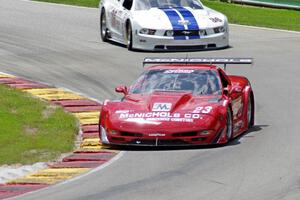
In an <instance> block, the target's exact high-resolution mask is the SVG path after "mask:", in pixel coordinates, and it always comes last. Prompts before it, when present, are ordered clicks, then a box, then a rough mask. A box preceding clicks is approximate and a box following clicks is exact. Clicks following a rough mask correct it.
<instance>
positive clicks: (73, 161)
mask: <svg viewBox="0 0 300 200" xmlns="http://www.w3.org/2000/svg"><path fill="white" fill-rule="evenodd" d="M0 84H4V85H7V86H9V87H12V88H16V89H19V90H22V91H24V92H28V93H30V94H32V95H33V96H35V97H38V98H41V99H43V100H46V101H48V102H50V103H52V104H55V105H58V106H61V107H63V108H64V109H65V110H66V111H67V112H70V113H72V114H73V115H75V117H76V118H77V119H78V121H79V123H80V130H81V131H80V132H81V133H82V134H81V138H82V141H81V143H80V147H79V148H78V149H76V150H74V152H73V153H72V154H71V155H68V156H66V157H64V158H63V159H62V161H58V162H55V163H51V164H50V163H49V164H48V167H47V168H46V169H42V170H38V171H36V172H34V173H30V174H27V175H26V176H24V177H21V178H17V179H14V180H12V181H9V182H7V183H6V184H0V199H5V198H11V197H14V196H18V195H23V194H25V193H28V192H33V191H35V190H38V189H42V188H45V187H48V186H51V185H53V184H56V183H61V182H66V181H67V180H70V179H71V178H74V177H80V176H83V175H84V174H85V173H86V174H89V173H90V172H92V171H94V170H96V169H99V168H103V167H104V166H107V165H108V163H111V162H112V161H113V160H115V159H114V157H116V158H117V157H119V156H116V155H120V154H119V151H114V150H109V149H106V148H105V147H103V146H102V145H101V141H100V139H99V135H98V123H99V114H100V108H101V105H102V104H101V103H99V102H97V101H95V100H93V99H91V98H88V97H85V96H83V95H81V94H76V93H74V92H72V91H69V90H67V89H63V88H55V87H51V86H49V85H47V84H44V83H37V82H34V81H30V80H26V79H23V78H19V77H16V76H13V75H10V74H5V73H1V72H0Z"/></svg>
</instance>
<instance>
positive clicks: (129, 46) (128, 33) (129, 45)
mask: <svg viewBox="0 0 300 200" xmlns="http://www.w3.org/2000/svg"><path fill="white" fill-rule="evenodd" d="M126 46H127V49H128V50H132V27H131V24H130V22H129V23H128V24H127V28H126Z"/></svg>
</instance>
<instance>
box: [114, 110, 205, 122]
mask: <svg viewBox="0 0 300 200" xmlns="http://www.w3.org/2000/svg"><path fill="white" fill-rule="evenodd" d="M119 118H120V119H125V120H127V121H128V119H130V121H141V119H143V120H146V121H172V122H194V120H198V119H202V116H201V114H200V113H184V114H181V113H170V112H140V113H121V114H120V115H119Z"/></svg>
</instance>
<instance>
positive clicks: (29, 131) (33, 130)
mask: <svg viewBox="0 0 300 200" xmlns="http://www.w3.org/2000/svg"><path fill="white" fill-rule="evenodd" d="M23 130H24V134H25V135H36V134H37V132H38V130H39V129H38V128H36V127H31V126H29V125H25V126H24V127H23Z"/></svg>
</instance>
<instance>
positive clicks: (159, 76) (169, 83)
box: [129, 69, 221, 95]
mask: <svg viewBox="0 0 300 200" xmlns="http://www.w3.org/2000/svg"><path fill="white" fill-rule="evenodd" d="M220 85H221V84H220V79H219V76H218V75H217V72H216V71H213V70H194V69H159V70H149V71H146V72H144V73H143V74H142V75H141V76H140V77H139V79H138V80H137V81H136V82H135V83H134V84H133V85H132V86H131V88H130V91H129V92H130V93H132V94H139V93H152V92H153V91H166V92H168V91H171V92H172V91H173V92H174V91H175V92H177V91H178V92H192V93H193V94H194V95H212V94H218V95H219V94H221V87H220Z"/></svg>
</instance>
